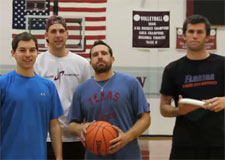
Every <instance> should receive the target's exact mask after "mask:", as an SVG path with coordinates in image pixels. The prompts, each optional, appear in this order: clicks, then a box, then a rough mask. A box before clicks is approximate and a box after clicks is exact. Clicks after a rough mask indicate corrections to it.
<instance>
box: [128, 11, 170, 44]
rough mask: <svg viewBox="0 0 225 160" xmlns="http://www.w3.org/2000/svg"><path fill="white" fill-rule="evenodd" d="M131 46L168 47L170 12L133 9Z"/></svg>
mask: <svg viewBox="0 0 225 160" xmlns="http://www.w3.org/2000/svg"><path fill="white" fill-rule="evenodd" d="M132 28H133V47H137V48H169V46H170V45H169V44H170V43H169V39H170V37H169V32H170V13H169V12H167V11H165V12H159V11H156V12H152V11H133V26H132Z"/></svg>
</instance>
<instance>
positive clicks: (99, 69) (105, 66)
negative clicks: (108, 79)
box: [93, 64, 112, 74]
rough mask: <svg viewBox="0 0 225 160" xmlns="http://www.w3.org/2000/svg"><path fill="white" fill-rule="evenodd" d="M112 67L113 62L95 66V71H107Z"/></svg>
mask: <svg viewBox="0 0 225 160" xmlns="http://www.w3.org/2000/svg"><path fill="white" fill-rule="evenodd" d="M111 68H112V64H106V65H104V66H97V65H96V66H93V69H94V70H95V73H98V74H99V73H106V72H109V71H110V69H111Z"/></svg>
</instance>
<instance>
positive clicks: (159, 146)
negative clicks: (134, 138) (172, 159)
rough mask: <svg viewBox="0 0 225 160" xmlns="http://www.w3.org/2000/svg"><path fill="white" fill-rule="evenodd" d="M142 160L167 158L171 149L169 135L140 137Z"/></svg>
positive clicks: (164, 159)
mask: <svg viewBox="0 0 225 160" xmlns="http://www.w3.org/2000/svg"><path fill="white" fill-rule="evenodd" d="M138 141H139V145H140V147H141V152H142V158H143V160H168V159H169V154H170V149H171V143H172V141H171V137H140V138H139V140H138Z"/></svg>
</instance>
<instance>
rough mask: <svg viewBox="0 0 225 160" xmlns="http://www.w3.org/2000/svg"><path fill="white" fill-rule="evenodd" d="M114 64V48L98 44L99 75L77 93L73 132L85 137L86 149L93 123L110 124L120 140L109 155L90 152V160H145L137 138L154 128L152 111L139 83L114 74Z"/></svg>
mask: <svg viewBox="0 0 225 160" xmlns="http://www.w3.org/2000/svg"><path fill="white" fill-rule="evenodd" d="M113 62H114V57H113V53H112V49H111V47H110V46H108V45H107V44H106V43H105V42H103V41H96V42H95V43H94V45H93V47H92V48H91V50H90V64H91V66H92V67H93V69H94V71H95V75H94V77H92V78H91V79H89V80H87V81H85V82H83V83H81V84H80V85H79V86H78V87H77V89H76V91H75V94H74V97H73V102H72V106H71V110H70V112H69V116H68V121H69V128H70V131H71V132H72V133H74V134H76V135H79V136H80V137H81V140H82V142H83V144H84V145H85V138H84V134H85V133H84V132H85V129H86V127H88V125H89V124H90V123H91V122H93V121H107V122H109V123H111V124H112V125H114V127H115V129H116V130H117V132H118V137H117V138H115V139H113V140H112V141H111V142H110V143H111V146H110V147H109V148H108V150H109V152H108V153H109V154H108V155H105V156H101V155H95V154H93V153H91V152H90V151H88V150H86V154H85V158H86V159H141V153H140V148H139V145H138V142H137V137H138V136H139V135H141V133H143V132H144V131H145V130H146V129H147V128H148V127H149V125H150V108H149V106H148V103H147V100H146V97H145V95H144V92H143V89H142V87H141V85H140V84H139V82H138V80H137V79H136V78H135V77H133V76H130V75H127V74H122V73H118V72H113V71H112V64H113ZM84 119H85V120H86V122H85V123H83V120H84Z"/></svg>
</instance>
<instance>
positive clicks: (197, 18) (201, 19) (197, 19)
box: [183, 14, 211, 36]
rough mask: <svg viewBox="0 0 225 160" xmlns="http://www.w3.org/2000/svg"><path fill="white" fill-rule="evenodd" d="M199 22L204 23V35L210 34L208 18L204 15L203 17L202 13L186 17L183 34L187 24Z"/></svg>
mask: <svg viewBox="0 0 225 160" xmlns="http://www.w3.org/2000/svg"><path fill="white" fill-rule="evenodd" d="M199 23H204V24H205V29H206V35H207V36H208V35H209V34H210V29H211V24H210V22H209V20H208V19H207V18H206V17H204V16H202V15H197V14H196V15H192V16H190V17H188V18H187V19H186V20H185V21H184V24H183V34H185V33H186V31H187V25H188V24H199Z"/></svg>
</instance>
